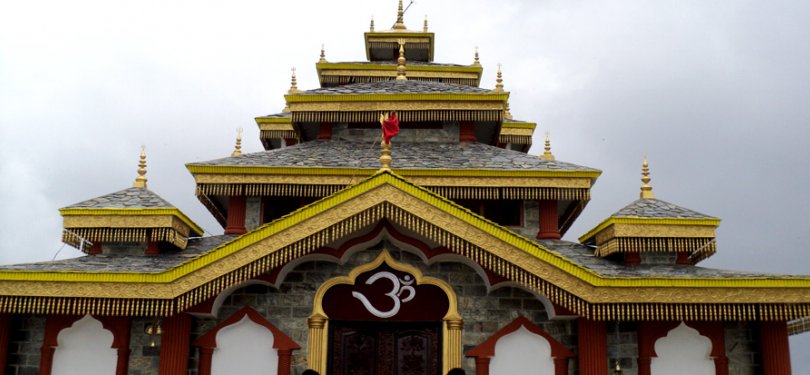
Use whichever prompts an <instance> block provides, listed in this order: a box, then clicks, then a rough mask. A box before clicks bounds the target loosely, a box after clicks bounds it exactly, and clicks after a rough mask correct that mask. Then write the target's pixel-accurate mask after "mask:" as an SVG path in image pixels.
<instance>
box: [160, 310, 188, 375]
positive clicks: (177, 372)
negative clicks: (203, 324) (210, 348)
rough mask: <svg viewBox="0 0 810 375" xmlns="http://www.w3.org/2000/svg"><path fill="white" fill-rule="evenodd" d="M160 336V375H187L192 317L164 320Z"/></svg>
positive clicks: (174, 317)
mask: <svg viewBox="0 0 810 375" xmlns="http://www.w3.org/2000/svg"><path fill="white" fill-rule="evenodd" d="M161 329H162V331H163V333H161V335H160V366H159V368H158V374H160V375H187V374H188V354H189V347H190V346H189V344H190V343H191V315H188V314H182V313H180V314H177V315H174V316H170V317H168V318H163V322H162V323H161Z"/></svg>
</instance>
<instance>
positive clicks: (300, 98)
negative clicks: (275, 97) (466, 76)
mask: <svg viewBox="0 0 810 375" xmlns="http://www.w3.org/2000/svg"><path fill="white" fill-rule="evenodd" d="M284 99H285V100H287V103H290V104H296V103H321V102H419V101H472V102H479V101H497V102H506V100H508V99H509V92H481V93H406V94H337V93H336V94H288V95H284ZM500 109H501V110H503V106H502V107H501V108H500ZM293 114H295V113H293Z"/></svg>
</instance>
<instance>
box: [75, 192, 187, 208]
mask: <svg viewBox="0 0 810 375" xmlns="http://www.w3.org/2000/svg"><path fill="white" fill-rule="evenodd" d="M65 208H175V207H174V206H173V205H172V204H171V203H169V202H168V201H167V200H165V199H163V198H161V197H160V196H159V195H157V194H155V193H154V192H152V191H151V190H149V189H144V188H136V187H131V188H128V189H124V190H121V191H116V192H115V193H110V194H107V195H102V196H100V197H97V198H93V199H88V200H86V201H83V202H79V203H75V204H72V205H70V206H67V207H65Z"/></svg>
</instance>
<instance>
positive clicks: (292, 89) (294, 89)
mask: <svg viewBox="0 0 810 375" xmlns="http://www.w3.org/2000/svg"><path fill="white" fill-rule="evenodd" d="M300 91H301V90H298V81H297V80H296V79H295V68H292V79H290V89H289V90H288V91H287V94H297V93H299V92H300Z"/></svg>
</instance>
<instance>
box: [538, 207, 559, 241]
mask: <svg viewBox="0 0 810 375" xmlns="http://www.w3.org/2000/svg"><path fill="white" fill-rule="evenodd" d="M537 239H538V240H559V239H560V228H559V227H558V226H557V201H555V200H547V199H544V200H541V201H540V231H538V232H537Z"/></svg>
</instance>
